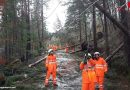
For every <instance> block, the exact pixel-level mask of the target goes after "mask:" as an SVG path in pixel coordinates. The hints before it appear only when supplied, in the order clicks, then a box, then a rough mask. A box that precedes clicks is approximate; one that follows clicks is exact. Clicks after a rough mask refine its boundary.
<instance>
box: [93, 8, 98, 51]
mask: <svg viewBox="0 0 130 90" xmlns="http://www.w3.org/2000/svg"><path fill="white" fill-rule="evenodd" d="M93 38H94V51H97V38H96V13H95V6H93Z"/></svg>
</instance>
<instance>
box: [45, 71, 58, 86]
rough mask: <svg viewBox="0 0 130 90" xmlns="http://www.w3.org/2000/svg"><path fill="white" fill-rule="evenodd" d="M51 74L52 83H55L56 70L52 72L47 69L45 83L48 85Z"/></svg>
mask: <svg viewBox="0 0 130 90" xmlns="http://www.w3.org/2000/svg"><path fill="white" fill-rule="evenodd" d="M51 75H52V79H53V84H56V71H53V72H50V71H47V74H46V79H45V85H48V83H49V78H50V76H51Z"/></svg>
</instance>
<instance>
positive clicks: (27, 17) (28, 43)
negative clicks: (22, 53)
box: [25, 0, 31, 61]
mask: <svg viewBox="0 0 130 90" xmlns="http://www.w3.org/2000/svg"><path fill="white" fill-rule="evenodd" d="M29 3H30V1H29V0H27V1H26V2H25V4H26V5H25V7H26V23H27V36H28V37H27V38H28V39H27V46H26V60H27V61H28V59H29V58H30V50H31V38H30V4H29Z"/></svg>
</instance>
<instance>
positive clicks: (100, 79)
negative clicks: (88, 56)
mask: <svg viewBox="0 0 130 90" xmlns="http://www.w3.org/2000/svg"><path fill="white" fill-rule="evenodd" d="M94 57H95V61H96V62H95V72H96V77H97V83H98V88H99V90H104V87H103V84H104V75H105V73H106V72H107V63H106V61H105V60H104V58H102V57H101V56H100V53H99V52H95V53H94Z"/></svg>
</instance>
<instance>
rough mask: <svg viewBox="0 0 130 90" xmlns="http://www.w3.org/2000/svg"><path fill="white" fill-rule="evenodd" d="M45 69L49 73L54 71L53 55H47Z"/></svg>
mask: <svg viewBox="0 0 130 90" xmlns="http://www.w3.org/2000/svg"><path fill="white" fill-rule="evenodd" d="M46 68H47V70H48V71H50V72H53V71H56V68H57V63H56V56H55V55H48V57H47V59H46Z"/></svg>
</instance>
